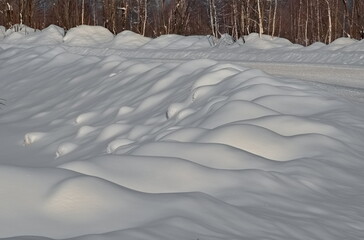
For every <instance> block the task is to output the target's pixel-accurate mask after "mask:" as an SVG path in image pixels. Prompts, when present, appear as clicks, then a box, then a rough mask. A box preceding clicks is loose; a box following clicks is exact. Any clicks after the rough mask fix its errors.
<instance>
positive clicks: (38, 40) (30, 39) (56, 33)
mask: <svg viewBox="0 0 364 240" xmlns="http://www.w3.org/2000/svg"><path fill="white" fill-rule="evenodd" d="M63 36H64V30H63V28H60V27H58V26H55V25H50V26H49V27H47V28H45V29H43V30H42V31H37V32H34V33H32V34H27V35H23V34H22V33H20V32H13V33H12V34H11V35H9V36H7V37H6V38H5V39H4V42H5V43H12V44H15V43H17V44H33V45H56V44H60V43H62V41H63Z"/></svg>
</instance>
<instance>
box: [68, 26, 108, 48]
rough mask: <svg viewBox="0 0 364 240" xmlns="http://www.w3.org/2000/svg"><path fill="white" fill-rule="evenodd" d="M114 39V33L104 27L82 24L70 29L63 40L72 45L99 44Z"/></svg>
mask: <svg viewBox="0 0 364 240" xmlns="http://www.w3.org/2000/svg"><path fill="white" fill-rule="evenodd" d="M113 39H114V35H113V34H112V33H111V32H110V31H109V30H108V29H106V28H104V27H101V26H88V25H81V26H78V27H75V28H71V29H70V30H68V32H67V33H66V36H65V37H64V38H63V41H64V42H65V43H66V44H67V45H70V46H98V45H100V44H103V43H108V42H111V41H112V40H113Z"/></svg>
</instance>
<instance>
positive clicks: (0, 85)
mask: <svg viewBox="0 0 364 240" xmlns="http://www.w3.org/2000/svg"><path fill="white" fill-rule="evenodd" d="M29 32H30V34H29ZM27 33H28V34H27V35H24V33H22V32H20V33H14V32H12V31H11V30H8V31H5V29H4V28H0V203H1V204H0V238H1V239H77V240H84V239H107V240H116V239H128V240H129V239H135V240H137V239H138V240H140V239H145V240H154V239H155V240H162V239H181V240H182V239H183V240H185V239H191V240H196V239H199V240H213V239H224V240H225V239H231V240H232V239H234V240H235V239H244V240H257V239H264V240H268V239H269V240H294V239H302V240H308V239H312V240H319V239H322V240H342V239H345V240H351V239H357V240H359V239H364V157H363V156H364V107H363V104H364V101H363V100H364V98H363V96H364V94H363V89H364V87H363V86H364V75H362V73H363V71H364V41H355V40H352V39H338V40H336V41H335V42H334V43H332V44H330V45H328V46H326V45H323V44H321V43H316V44H313V45H311V46H309V47H302V46H299V45H295V44H292V43H290V42H289V41H287V40H285V39H280V38H275V39H271V38H270V37H268V36H265V37H264V38H263V39H259V38H257V36H256V35H255V34H251V35H249V36H247V37H246V39H245V40H246V43H245V44H243V43H242V42H238V43H235V44H230V42H229V41H228V40H229V39H228V37H226V38H225V40H221V41H219V42H218V44H217V46H214V47H213V46H211V42H212V40H211V39H209V38H208V37H206V36H191V37H183V36H177V35H167V36H162V37H159V38H157V39H149V38H145V37H142V36H140V35H137V34H135V33H132V32H127V31H125V32H123V33H120V34H119V35H117V36H113V35H112V34H110V33H109V32H108V31H107V30H106V29H103V28H100V27H89V26H81V27H78V28H75V29H72V30H70V31H69V32H68V33H67V34H66V35H65V36H64V31H63V30H62V29H60V28H58V27H56V26H50V27H49V28H47V29H45V30H43V31H37V32H35V31H30V30H29V31H27ZM251 67H253V68H251ZM256 68H260V69H263V70H265V71H267V72H270V73H272V74H273V75H269V74H268V73H266V72H263V71H262V70H259V69H256ZM272 69H273V70H272ZM294 76H296V77H297V78H294ZM298 77H301V78H302V79H305V80H300V79H298ZM307 80H309V81H307Z"/></svg>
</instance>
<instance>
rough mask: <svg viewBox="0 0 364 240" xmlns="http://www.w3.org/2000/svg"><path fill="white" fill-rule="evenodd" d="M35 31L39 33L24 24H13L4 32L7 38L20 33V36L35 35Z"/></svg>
mask: <svg viewBox="0 0 364 240" xmlns="http://www.w3.org/2000/svg"><path fill="white" fill-rule="evenodd" d="M37 31H39V30H37V29H34V28H31V27H28V26H27V25H24V24H14V25H13V26H11V28H9V29H8V30H7V31H6V32H5V35H6V36H9V35H11V34H13V33H15V32H17V33H20V34H22V35H28V34H32V33H35V32H37Z"/></svg>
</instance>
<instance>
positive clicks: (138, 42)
mask: <svg viewBox="0 0 364 240" xmlns="http://www.w3.org/2000/svg"><path fill="white" fill-rule="evenodd" d="M150 40H151V39H150V38H148V37H143V36H142V35H140V34H137V33H134V32H132V31H127V30H126V31H123V32H121V33H119V34H117V35H116V36H115V39H114V41H113V42H112V44H111V46H112V47H113V48H116V49H130V48H131V49H134V48H139V47H141V46H143V45H144V44H146V43H148V42H149V41H150Z"/></svg>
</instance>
